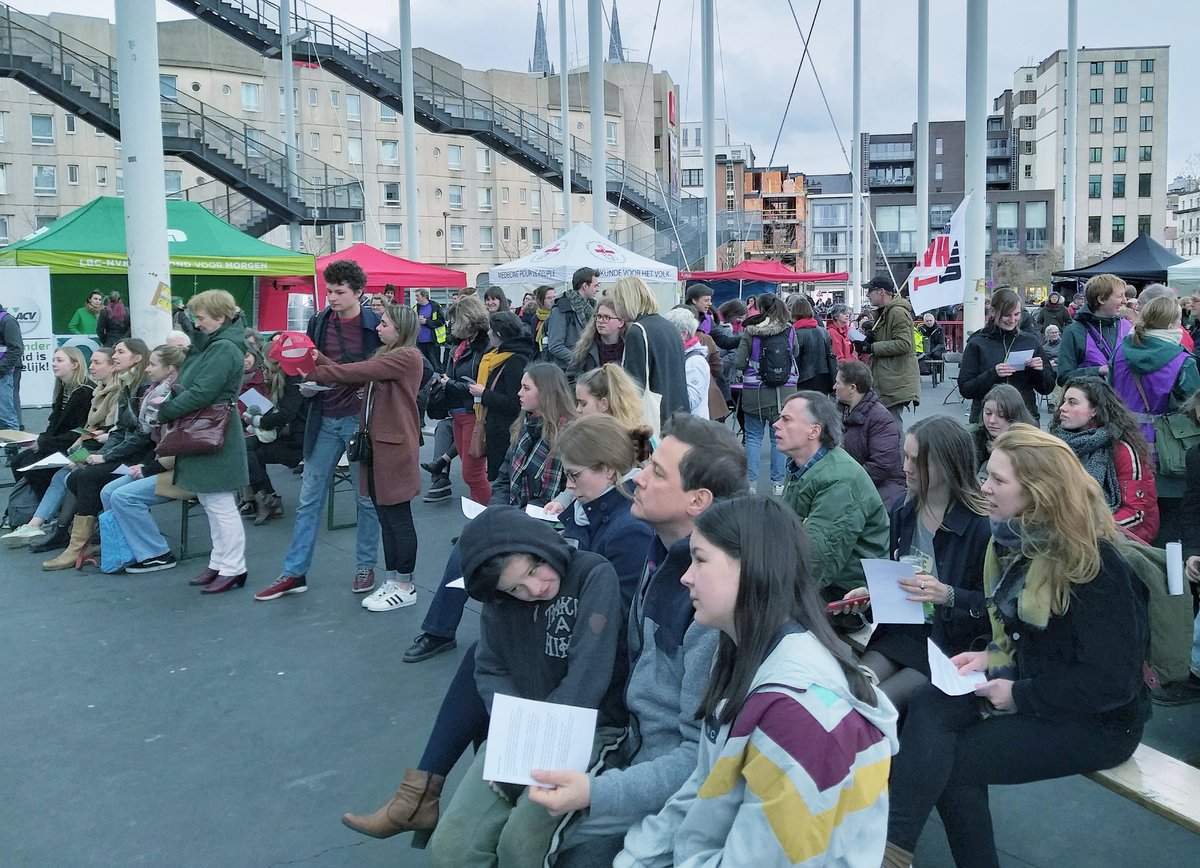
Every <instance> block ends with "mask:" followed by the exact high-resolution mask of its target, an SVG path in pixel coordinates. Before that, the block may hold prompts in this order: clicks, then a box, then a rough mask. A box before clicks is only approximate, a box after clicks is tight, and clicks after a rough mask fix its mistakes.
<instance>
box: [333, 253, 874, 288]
mask: <svg viewBox="0 0 1200 868" xmlns="http://www.w3.org/2000/svg"><path fill="white" fill-rule="evenodd" d="M317 263H318V265H319V264H320V260H317ZM679 279H680V280H699V281H703V282H705V283H707V282H709V281H711V280H761V281H762V282H763V283H821V282H823V281H846V280H849V279H850V275H849V274H848V273H847V272H845V271H792V270H791V269H790V268H788V267H787V266H786V265H784V264H783V263H782V262H780V261H779V260H777V259H760V260H746V261H745V262H741V263H739V264H738V266H737V267H736V268H731V269H729V270H727V271H681V272H679Z"/></svg>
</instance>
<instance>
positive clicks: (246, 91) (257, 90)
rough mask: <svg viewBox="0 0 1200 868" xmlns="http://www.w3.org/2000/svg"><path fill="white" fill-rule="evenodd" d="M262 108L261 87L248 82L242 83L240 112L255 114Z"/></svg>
mask: <svg viewBox="0 0 1200 868" xmlns="http://www.w3.org/2000/svg"><path fill="white" fill-rule="evenodd" d="M261 108H262V87H261V86H260V85H257V84H252V83H251V82H248V81H243V82H242V111H248V112H256V111H259V110H260V109H261Z"/></svg>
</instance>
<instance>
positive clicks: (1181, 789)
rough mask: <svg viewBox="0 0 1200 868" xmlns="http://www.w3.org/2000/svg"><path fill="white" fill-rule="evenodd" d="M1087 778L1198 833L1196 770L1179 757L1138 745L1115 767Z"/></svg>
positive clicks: (1199, 795) (1199, 784)
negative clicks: (1126, 758)
mask: <svg viewBox="0 0 1200 868" xmlns="http://www.w3.org/2000/svg"><path fill="white" fill-rule="evenodd" d="M1088 777H1089V778H1091V779H1092V780H1093V781H1095V782H1096V783H1098V784H1100V785H1101V786H1103V787H1107V788H1108V789H1110V790H1112V791H1113V792H1114V793H1117V794H1118V795H1121V796H1124V797H1125V798H1127V799H1129V800H1130V801H1131V802H1136V803H1137V804H1139V805H1141V806H1142V807H1143V808H1147V809H1149V810H1151V811H1153V812H1154V813H1156V814H1158V815H1160V816H1163V817H1166V818H1167V819H1168V820H1170V821H1171V822H1173V823H1178V824H1179V825H1180V826H1183V828H1185V829H1187V830H1188V831H1189V832H1193V833H1195V834H1197V835H1200V769H1197V768H1194V767H1193V766H1190V765H1188V764H1187V763H1185V762H1184V761H1183V760H1178V759H1175V758H1174V757H1172V756H1167V755H1166V754H1165V753H1162V752H1160V751H1157V750H1155V749H1154V748H1152V747H1148V746H1146V745H1144V744H1140V745H1138V749H1137V750H1136V751H1134V752H1133V756H1132V757H1130V758H1129V759H1128V760H1126V761H1125V762H1123V763H1121V764H1120V765H1119V766H1117V767H1116V768H1112V769H1106V770H1104V771H1101V772H1093V773H1092V774H1090V775H1088Z"/></svg>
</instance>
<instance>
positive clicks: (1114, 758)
mask: <svg viewBox="0 0 1200 868" xmlns="http://www.w3.org/2000/svg"><path fill="white" fill-rule="evenodd" d="M979 707H980V706H979V705H978V699H977V697H975V696H973V695H970V694H968V695H967V696H947V695H946V694H944V693H942V692H941V691H940V690H938V689H937V688H936V687H934V686H933V685H928V686H926V687H924V688H920V689H918V690H917V691H916V692H915V693H914V694H913V697H912V701H911V704H910V705H909V708H908V718H907V719H906V720H905V723H904V729H903V731H902V733H901V736H900V753H899V754H897V755H896V760H895V763H894V764H893V766H892V775H891V808H890V810H889V813H888V836H887V837H888V840H889V841H891V842H892V843H893V844H896V845H898V846H900V847H901V848H903V849H905V850H907V851H908V852H910V853H911V852H912V851H913V850H914V849H916V846H917V839H918V838H920V837H921V830H922V829H923V828H924V827H925V821H926V820H927V819H928V818H929V812H930V811H931V810H932V809H933V808H934V807H935V806H936V807H937V811H938V814H939V815H941V818H942V822H943V824H944V825H945V827H946V838H947V839H948V840H949V842H950V852H951V853H952V854H953V856H954V863H955V864H956V865H969V866H971V868H992V866H999V864H1000V862H999V860H998V859H997V858H996V843H995V840H994V838H993V834H992V815H991V811H990V809H989V807H988V785H989V784H1024V783H1029V782H1030V781H1044V780H1049V779H1050V778H1061V777H1067V776H1068V775H1077V774H1086V773H1088V772H1094V771H1099V770H1100V769H1109V768H1112V767H1113V766H1116V765H1120V764H1121V763H1123V762H1124V761H1125V760H1127V759H1129V757H1130V756H1132V755H1133V752H1134V750H1135V749H1136V748H1137V746H1138V742H1140V741H1141V738H1142V725H1141V724H1137V725H1135V726H1131V727H1129V728H1118V727H1113V726H1105V725H1101V724H1099V723H1097V722H1096V720H1094V719H1088V718H1080V719H1078V720H1071V721H1059V720H1046V719H1045V718H1040V717H1033V716H1031V715H1026V714H1020V713H1017V714H1005V715H1000V716H998V717H990V718H987V719H986V720H985V719H981V718H980V717H979Z"/></svg>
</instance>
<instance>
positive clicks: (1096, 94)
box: [1088, 87, 1104, 105]
mask: <svg viewBox="0 0 1200 868" xmlns="http://www.w3.org/2000/svg"><path fill="white" fill-rule="evenodd" d="M1088 102H1090V103H1091V104H1092V105H1100V104H1101V103H1102V102H1104V88H1102V87H1093V88H1092V89H1091V90H1090V91H1088Z"/></svg>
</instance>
